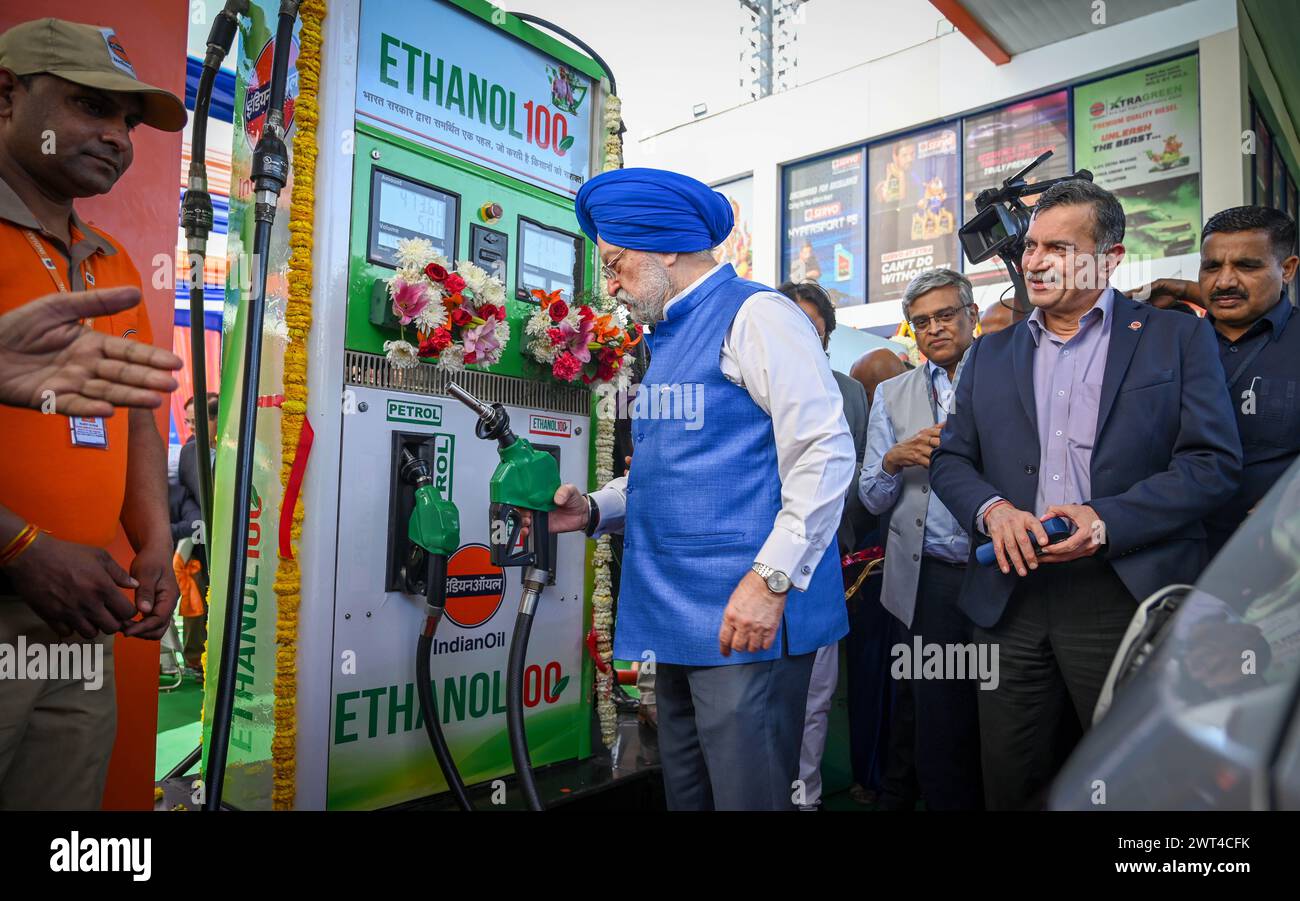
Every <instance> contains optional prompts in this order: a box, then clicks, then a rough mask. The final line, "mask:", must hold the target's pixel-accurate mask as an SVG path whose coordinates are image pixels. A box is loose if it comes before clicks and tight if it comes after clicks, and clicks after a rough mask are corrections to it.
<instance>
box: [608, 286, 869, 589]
mask: <svg viewBox="0 0 1300 901" xmlns="http://www.w3.org/2000/svg"><path fill="white" fill-rule="evenodd" d="M722 265H723V264H719V265H717V266H714V267H713V268H712V269H710V270H709V271H708V272H706V273H705V274H704V275H702V276H700V277H699V278H698V279H697V280H696V281H695V282H694V283H692V284H691V285H690V287H688V288H686V290H684V291H682V292H680V293H679V294H677V295H675V296H674V297H673V298H672V299H671V300H669V301H668V303H667V304H665V305H664V314H665V315H667V311H668V308H669V307H671V306H672V305H673V304H674V303H676V302H677V301H678V300H680V299H681V298H683V297H685V296H686V295H687V294H690V293H691V292H692V291H694V290H695V289H696V288H698V287H699V286H700V285H701V284H702V283H703V282H704V281H705V280H706V279H708V278H709V277H710V276H712V275H713V274H714V273H716V272H717V271H718V269H720V268H721V266H722ZM719 363H720V365H721V369H722V374H723V375H724V376H725V377H726V378H727V380H728V381H730V382H733V383H735V384H736V385H739V386H740V387H742V388H744V389H745V390H746V391H748V392H749V396H750V397H751V398H752V399H753V401H754V403H756V404H758V406H759V408H760V409H762V410H763V412H764V413H767V414H768V415H769V416H771V417H772V430H773V432H774V433H775V435H776V461H777V471H778V473H779V475H780V478H781V509H780V511H779V512H778V513H777V515H776V520H775V522H773V524H772V531H771V532H770V533H769V534H768V537H767V540H766V541H765V542H764V543H763V547H762V548H761V549H760V550H759V552H758V554H757V555H756V556H755V557H754V562H755V563H762V564H765V565H767V566H770V567H772V568H773V569H776V570H779V571H781V572H783V573H785V574H786V575H788V576H789V577H790V581H791V582H792V583H793V584H794V587H795V588H798V589H800V590H803V589H806V588H807V587H808V582H809V580H810V579H811V578H812V574H813V571H814V570H815V569H816V568H817V564H818V562H819V561H820V560H821V556H822V554H823V553H825V551H826V546H827V545H828V544H830V543H831V542H833V541H835V534H836V529H838V528H839V524H840V517H841V515H842V513H843V510H844V496H845V494H846V492H847V491H848V489H849V484H850V483H851V482H852V481H853V469H854V464H855V463H856V455H855V453H854V449H853V437H852V435H851V434H850V433H849V425H848V422H847V421H846V420H845V418H844V400H843V397H842V396H841V395H840V389H839V386H838V385H837V384H836V383H835V377H834V376H833V375H831V367H830V361H829V360H828V359H827V357H826V352H825V351H824V350H823V349H822V346H821V340H820V339H819V338H818V337H817V330H816V329H815V328H814V327H813V324H812V321H811V320H810V319H809V318H808V317H807V316H806V315H805V314H804V312H803V310H801V309H800V308H799V307H798V306H797V305H796V304H795V303H794V301H792V300H790V299H789V298H788V297H786V296H785V295H783V294H779V293H777V292H775V291H761V292H759V293H757V294H754V295H752V296H751V297H749V298H747V299H746V300H745V302H744V303H743V304H741V307H740V309H739V310H738V311H737V312H736V318H735V319H734V320H732V323H731V328H730V329H729V330H728V332H727V337H726V338H725V339H724V340H723V342H722V352H721V354H720V358H719ZM633 465H635V460H634V461H633ZM626 488H627V479H626V477H621V478H617V479H613V480H612V481H610V483H609V484H608V485H606V486H605V487H604V488H601V489H600V490H598V491H594V492H592V497H593V498H594V499H595V501H596V504H597V506H599V507H600V523H599V527H598V528H597V530H596V534H597V535H604V534H606V533H609V532H622V531H623V519H624V516H625V514H626V511H627V495H626Z"/></svg>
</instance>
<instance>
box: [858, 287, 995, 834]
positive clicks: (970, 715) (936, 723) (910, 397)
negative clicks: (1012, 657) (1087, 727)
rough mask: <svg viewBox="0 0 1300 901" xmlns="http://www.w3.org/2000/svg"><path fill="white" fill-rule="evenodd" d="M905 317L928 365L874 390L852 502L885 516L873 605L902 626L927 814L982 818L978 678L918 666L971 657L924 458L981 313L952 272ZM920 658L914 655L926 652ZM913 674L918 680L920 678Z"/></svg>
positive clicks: (954, 569)
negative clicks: (961, 654)
mask: <svg viewBox="0 0 1300 901" xmlns="http://www.w3.org/2000/svg"><path fill="white" fill-rule="evenodd" d="M903 316H904V317H906V318H907V319H908V321H910V322H911V324H912V328H913V330H914V331H915V333H916V344H917V348H918V349H919V350H920V351H921V353H922V354H923V355H924V356H925V358H926V360H927V362H926V364H925V365H924V366H921V367H919V368H917V369H913V370H911V371H910V372H905V373H903V374H902V375H900V376H896V377H894V378H892V379H888V380H886V381H884V382H882V383H881V384H880V385H879V387H877V389H876V396H875V397H874V398H872V400H871V417H870V421H869V424H868V428H867V453H866V460H865V462H864V464H863V466H862V474H861V478H860V483H859V487H860V493H861V496H862V501H863V503H865V504H866V507H867V509H868V510H870V511H871V512H872V513H875V514H878V515H884V514H888V517H889V519H888V522H889V528H888V531H887V535H886V539H885V540H886V544H885V580H884V586H883V587H882V589H881V595H880V599H881V603H882V604H883V605H884V606H885V608H886V609H887V610H889V611H890V613H892V614H893V615H894V616H895V617H897V618H898V620H899V621H900V622H901V623H902V624H903V625H904V626H906V627H907V629H908V633H907V634H908V638H909V643H908V644H905V645H902V646H901V647H900V646H896V647H895V649H894V663H893V667H892V669H891V672H892V673H893V675H894V677H895V678H896V679H901V680H905V681H902V682H900V684H899V686H898V688H899V690H900V692H905V691H907V690H908V689H909V688H910V690H911V693H912V697H913V699H914V703H915V759H916V775H917V780H918V781H919V782H920V786H921V795H922V797H924V798H925V802H926V805H927V807H929V808H931V809H935V810H972V809H980V808H981V807H982V804H983V784H982V780H981V777H980V754H979V748H980V744H979V718H978V705H977V702H976V698H977V695H976V692H977V688H976V684H975V682H974V681H972V679H973V678H974V676H975V675H976V674H975V673H955V672H938V673H932V672H931V671H930V667H929V666H928V664H927V666H926V667H925V668H924V670H923V668H922V664H921V661H920V660H914V659H913V658H916V657H922V656H923V657H924V658H925V659H926V660H927V661H928V660H930V659H932V658H931V655H930V647H931V646H932V645H936V646H938V647H939V648H941V649H942V650H943V651H944V653H943V656H942V657H941V658H939V659H941V660H945V661H946V660H954V659H956V657H957V656H958V655H957V654H956V649H957V648H962V649H968V648H973V647H974V645H973V641H974V639H973V632H974V625H973V624H972V623H971V622H970V620H968V619H967V618H966V615H965V614H964V613H962V612H961V610H959V609H958V607H957V596H958V594H959V593H960V591H961V585H962V579H963V577H964V575H965V572H966V563H967V558H968V556H969V553H970V539H969V537H968V536H967V534H966V532H965V531H964V530H963V529H962V527H961V526H960V525H959V524H958V522H957V520H956V519H954V518H953V516H952V514H951V513H949V512H948V510H947V509H946V508H945V507H944V506H943V504H942V503H941V502H940V501H939V499H938V498H937V497H935V496H934V494H933V493H932V492H931V491H930V473H929V467H930V453H931V451H932V450H933V449H934V448H935V447H938V445H939V431H940V429H941V427H942V425H943V422H944V420H945V419H946V418H947V417H948V415H949V414H950V413H952V411H953V398H954V396H955V388H956V385H957V380H958V378H959V376H960V370H961V365H962V362H963V361H964V359H965V355H966V351H967V350H968V349H969V348H970V346H971V344H972V343H974V340H975V326H976V323H977V322H978V321H979V310H978V308H977V307H976V306H975V302H974V298H973V296H972V293H971V284H970V282H969V281H968V280H967V279H966V278H965V277H964V276H962V275H961V274H959V273H957V272H953V271H952V270H949V269H934V270H931V271H929V272H925V273H922V274H921V275H918V276H917V277H916V278H914V279H912V281H911V283H910V284H909V285H908V286H907V289H906V290H905V291H904V293H903ZM923 648H924V649H925V650H924V653H922V649H923ZM918 675H921V676H922V678H916V679H915V681H910V680H913V679H914V678H915V677H917V676H918Z"/></svg>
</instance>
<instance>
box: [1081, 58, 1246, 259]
mask: <svg viewBox="0 0 1300 901" xmlns="http://www.w3.org/2000/svg"><path fill="white" fill-rule="evenodd" d="M1200 134H1201V117H1200V104H1199V85H1198V74H1197V57H1196V56H1186V57H1183V58H1181V59H1175V60H1169V61H1168V62H1163V63H1157V64H1156V65H1153V66H1148V67H1146V68H1145V69H1138V70H1137V71H1134V72H1126V73H1124V74H1123V75H1116V76H1114V77H1113V78H1107V79H1104V80H1102V81H1096V82H1093V83H1092V84H1087V85H1083V86H1082V87H1079V88H1076V89H1075V91H1074V161H1075V165H1076V166H1079V167H1081V168H1085V169H1090V170H1092V173H1093V178H1094V180H1095V181H1096V182H1097V184H1099V185H1101V186H1102V187H1104V188H1106V189H1107V190H1109V191H1112V192H1114V193H1115V195H1116V196H1117V197H1118V198H1119V200H1120V203H1121V204H1123V206H1124V215H1125V219H1126V220H1127V223H1126V226H1127V227H1126V229H1125V234H1124V247H1125V249H1126V250H1127V252H1128V254H1129V256H1130V258H1134V259H1136V258H1146V259H1160V258H1161V257H1170V256H1177V255H1178V254H1183V253H1194V252H1195V251H1196V249H1197V247H1198V246H1199V241H1200V232H1201V176H1200V172H1201V145H1200ZM1262 159H1264V160H1267V157H1264V158H1262Z"/></svg>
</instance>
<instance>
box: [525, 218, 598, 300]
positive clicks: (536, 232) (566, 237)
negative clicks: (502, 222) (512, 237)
mask: <svg viewBox="0 0 1300 901" xmlns="http://www.w3.org/2000/svg"><path fill="white" fill-rule="evenodd" d="M581 249H582V239H581V238H579V237H578V236H577V235H571V234H569V233H568V232H566V231H560V230H559V229H552V228H546V227H545V226H543V225H540V224H538V223H536V222H533V221H531V220H529V219H525V218H524V217H522V216H521V217H519V272H518V277H517V279H516V283H517V285H518V290H517V291H516V296H517V297H519V299H521V300H531V301H534V302H535V300H536V299H535V298H534V297H532V294H531V292H532V291H533V289H534V288H536V289H539V290H541V291H543V292H545V293H547V294H549V293H550V292H552V291H556V290H558V291H560V293H561V296H562V297H564V299H565V300H572V299H573V294H574V291H575V289H576V287H577V286H578V285H580V284H581V283H582V252H581Z"/></svg>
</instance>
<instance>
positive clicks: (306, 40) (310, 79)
mask: <svg viewBox="0 0 1300 901" xmlns="http://www.w3.org/2000/svg"><path fill="white" fill-rule="evenodd" d="M325 11H326V4H325V0H306V2H305V3H303V5H302V10H301V22H302V30H301V32H300V34H299V50H298V98H297V100H296V101H295V102H294V121H295V122H296V124H297V128H298V131H297V134H296V135H295V136H294V139H293V160H292V166H293V191H292V193H291V194H290V203H289V251H290V253H289V275H288V303H287V304H286V305H285V312H284V318H285V324H286V325H287V326H288V330H289V336H288V341H287V342H286V344H285V349H284V403H283V404H282V405H281V407H280V484H281V485H282V486H285V485H287V484H288V481H289V474H290V471H291V470H292V468H293V462H294V459H295V458H296V457H297V453H298V439H299V436H300V435H301V434H302V426H303V421H304V418H305V416H306V413H307V333H308V332H310V331H311V319H312V311H311V291H312V238H313V228H314V225H315V200H316V153H317V147H316V126H317V125H318V124H319V121H320V104H319V96H320V56H321V43H322V36H321V26H322V23H323V22H324V20H325ZM302 521H303V509H302V496H301V495H299V496H298V500H297V503H296V504H295V505H294V510H293V526H292V528H291V529H290V533H289V534H290V536H291V538H292V539H293V540H294V541H295V542H296V541H297V539H299V538H301V537H302ZM274 590H275V594H276V596H277V601H278V602H277V610H276V622H275V644H276V654H275V733H274V735H273V737H272V739H271V763H272V784H273V787H272V791H271V806H272V808H273V809H275V810H289V809H291V808H292V807H293V802H294V795H295V792H296V784H297V745H298V717H297V701H298V608H299V605H300V604H301V602H302V576H301V571H300V569H299V567H298V561H297V560H296V559H292V558H287V557H284V556H281V557H280V561H279V567H278V568H277V569H276V574H275V585H274Z"/></svg>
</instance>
